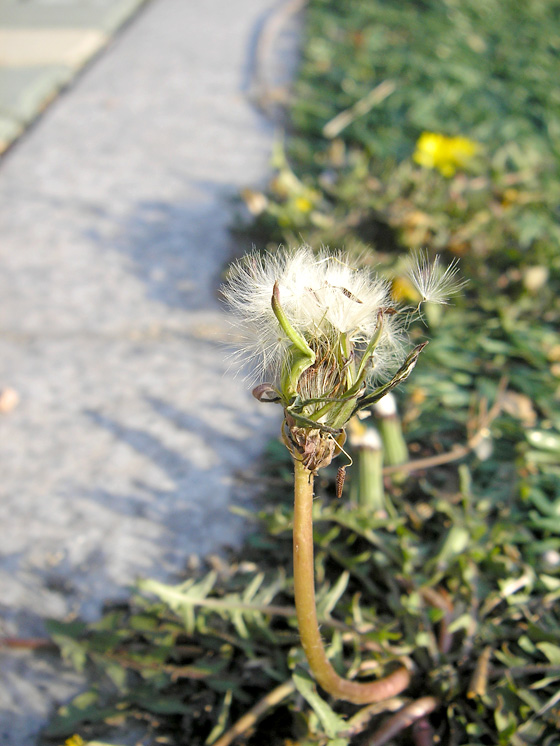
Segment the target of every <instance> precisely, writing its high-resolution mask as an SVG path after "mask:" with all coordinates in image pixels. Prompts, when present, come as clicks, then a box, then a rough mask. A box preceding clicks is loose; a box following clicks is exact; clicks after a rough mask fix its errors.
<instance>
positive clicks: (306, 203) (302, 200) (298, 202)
mask: <svg viewBox="0 0 560 746" xmlns="http://www.w3.org/2000/svg"><path fill="white" fill-rule="evenodd" d="M294 205H295V207H296V209H298V210H299V211H300V212H310V211H311V210H312V209H313V202H312V201H311V200H310V199H309V198H308V197H296V199H295V201H294Z"/></svg>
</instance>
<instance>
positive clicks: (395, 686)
mask: <svg viewBox="0 0 560 746" xmlns="http://www.w3.org/2000/svg"><path fill="white" fill-rule="evenodd" d="M294 465H295V466H294V473H295V499H294V595H295V601H296V613H297V620H298V626H299V633H300V638H301V644H302V646H303V650H304V652H305V655H306V657H307V661H308V663H309V667H310V669H311V672H312V674H313V676H314V677H315V679H316V681H317V683H318V684H319V685H320V686H321V687H322V688H323V689H324V690H325V691H326V692H328V693H329V694H331V695H332V696H333V697H337V698H338V699H344V700H346V701H347V702H353V703H354V704H358V705H363V704H369V703H371V702H380V701H381V700H383V699H388V698H389V697H394V696H395V695H397V694H399V693H400V692H402V691H403V690H404V689H406V687H407V686H408V684H409V682H410V674H409V673H408V671H407V670H406V668H404V667H402V668H399V669H397V670H396V671H394V672H393V673H392V674H389V676H386V677H385V678H384V679H379V680H378V681H372V682H368V683H360V682H357V681H350V680H348V679H343V678H341V677H340V676H339V675H338V674H337V673H336V671H335V670H334V668H333V667H332V666H331V664H330V663H329V660H328V658H327V656H326V653H325V648H324V646H323V641H322V639H321V634H320V632H319V624H318V621H317V609H316V605H315V577H314V566H313V514H312V511H313V474H312V472H310V471H309V470H308V469H307V468H306V467H305V466H304V465H303V464H302V463H301V462H300V461H297V460H294Z"/></svg>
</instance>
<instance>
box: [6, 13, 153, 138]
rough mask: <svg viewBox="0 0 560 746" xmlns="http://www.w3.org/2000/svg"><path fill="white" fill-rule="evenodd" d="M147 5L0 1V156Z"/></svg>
mask: <svg viewBox="0 0 560 746" xmlns="http://www.w3.org/2000/svg"><path fill="white" fill-rule="evenodd" d="M145 2H146V0H0V153H2V152H3V151H5V150H6V149H7V148H8V147H9V146H10V145H11V144H12V143H13V142H14V141H15V140H16V139H17V137H19V136H20V135H21V134H22V133H23V132H24V131H25V129H26V127H27V126H29V124H31V123H32V122H33V121H34V120H35V119H36V118H37V117H38V116H39V115H40V114H41V113H42V112H43V111H44V109H45V108H46V107H47V106H48V105H49V104H50V103H51V102H52V101H53V100H54V98H55V97H56V96H57V95H58V94H59V93H60V91H61V90H62V89H63V88H64V86H66V85H67V84H68V83H69V82H70V81H71V80H73V79H74V77H75V76H76V75H77V74H78V72H79V71H80V70H82V68H83V67H84V66H85V65H86V64H87V63H88V62H89V61H90V60H91V59H92V58H93V57H94V56H95V55H96V54H97V53H99V51H100V50H101V49H103V48H104V47H105V46H106V45H107V44H108V43H109V41H110V40H111V38H112V37H113V35H114V34H115V33H116V32H117V31H118V30H119V28H121V27H122V26H123V24H125V23H126V21H128V20H129V19H130V18H131V17H132V16H133V15H134V14H135V13H136V12H137V11H138V10H139V9H140V8H141V7H142V5H144V4H145Z"/></svg>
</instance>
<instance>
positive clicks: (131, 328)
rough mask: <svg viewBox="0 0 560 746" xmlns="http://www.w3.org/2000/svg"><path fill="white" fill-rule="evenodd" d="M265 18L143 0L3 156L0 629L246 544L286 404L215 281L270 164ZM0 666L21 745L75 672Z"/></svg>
mask: <svg viewBox="0 0 560 746" xmlns="http://www.w3.org/2000/svg"><path fill="white" fill-rule="evenodd" d="M275 8H276V5H275V4H274V3H272V2H270V1H269V0H236V2H235V3H231V2H230V1H229V0H208V1H207V2H205V3H185V2H184V0H153V2H151V3H149V4H148V5H147V6H146V7H145V8H144V11H143V12H142V13H141V14H139V15H138V16H136V18H135V19H134V22H133V23H131V24H130V25H128V27H127V28H126V29H125V31H124V32H123V33H121V34H120V35H119V37H118V39H117V40H116V41H115V42H114V43H113V44H112V45H111V46H110V47H109V48H108V49H107V50H106V51H105V53H104V54H103V55H102V56H100V57H98V58H97V59H96V61H95V64H94V65H92V66H90V67H89V68H88V69H87V70H86V72H85V73H84V74H83V75H81V76H80V77H79V79H77V80H75V81H74V83H73V84H72V86H71V87H70V88H69V89H67V90H66V91H65V93H64V95H62V96H61V97H59V98H58V99H57V100H56V101H55V102H54V104H53V105H52V106H50V107H49V109H48V110H47V112H46V113H45V115H44V116H43V117H42V118H41V120H40V121H39V122H38V123H37V125H36V126H35V127H33V128H32V129H31V130H30V131H28V132H27V134H26V136H25V137H24V138H22V139H20V140H19V141H18V142H17V143H16V145H15V146H14V147H13V148H11V149H10V150H9V151H8V152H7V153H6V154H5V155H4V157H3V159H2V160H0V236H1V237H2V238H1V242H0V265H1V273H0V298H1V303H0V389H7V388H10V389H13V390H14V391H15V392H17V395H18V396H19V404H17V406H15V407H13V408H11V409H10V408H8V409H9V411H5V412H4V413H2V414H0V464H1V470H2V480H1V481H0V534H1V537H0V554H1V556H0V588H1V594H0V613H1V616H2V619H1V622H0V636H7V635H9V636H29V635H42V634H43V633H44V627H43V620H44V618H45V617H49V616H54V617H56V618H65V617H67V616H68V615H69V614H78V615H80V616H82V617H85V618H89V619H92V618H95V617H96V615H98V614H99V611H100V608H101V605H102V603H103V601H104V600H106V599H114V598H123V597H126V596H127V595H128V593H129V590H128V589H129V586H130V584H132V583H133V582H134V581H135V579H136V578H137V577H138V576H149V577H159V578H166V579H171V580H172V579H174V578H176V577H178V576H179V575H180V573H181V572H182V571H183V568H184V566H185V564H186V562H187V559H188V557H189V556H190V555H191V554H198V555H204V554H206V553H208V552H212V551H217V550H219V549H220V547H222V546H224V545H237V546H238V545H239V543H240V541H241V539H242V536H243V533H244V530H245V526H244V525H243V523H242V522H241V521H240V520H239V519H235V518H233V517H232V515H231V514H230V512H229V511H228V507H229V506H230V505H231V504H232V503H234V502H235V503H238V504H239V503H240V502H241V503H244V504H249V503H248V501H249V500H250V499H251V496H252V495H251V490H250V489H249V488H248V485H247V481H246V480H244V479H243V478H242V476H240V475H242V474H247V473H249V472H250V471H251V469H252V468H254V465H255V464H256V463H258V458H259V456H260V454H261V453H262V450H263V448H264V445H265V444H266V442H267V440H268V439H269V437H272V436H273V435H274V434H275V433H277V431H278V427H279V422H278V414H279V413H278V412H276V411H272V410H274V408H271V410H268V409H267V408H266V407H262V405H259V404H258V402H256V401H255V400H253V399H252V397H251V395H250V392H249V391H248V385H247V383H246V382H245V381H244V380H243V379H242V378H241V377H233V376H232V375H231V372H230V371H228V361H227V353H226V349H225V346H224V341H225V340H227V337H228V334H229V328H228V324H227V319H226V318H225V315H224V312H223V310H222V308H221V306H220V302H219V299H218V297H217V288H218V286H219V282H220V276H221V272H222V270H223V268H224V265H225V263H226V262H227V260H228V259H229V258H230V256H231V254H232V252H233V251H234V250H235V249H237V250H239V248H240V247H239V246H237V247H234V246H233V244H232V239H231V237H230V235H229V233H228V225H229V224H230V223H231V220H232V211H231V200H232V198H233V197H235V196H236V195H237V194H238V193H239V190H240V189H241V188H242V187H245V186H252V187H255V186H258V185H260V184H262V183H263V182H264V181H265V179H266V178H267V176H268V163H269V158H270V153H271V150H272V145H273V140H274V136H275V126H274V124H272V123H271V122H269V121H267V120H266V119H264V118H263V117H262V116H261V114H259V113H258V112H257V111H256V110H255V109H254V108H253V107H252V106H251V104H250V102H249V100H248V97H247V84H248V80H249V69H250V65H251V60H252V57H253V53H254V49H255V40H256V37H257V33H258V30H259V28H261V26H262V23H263V21H264V19H265V18H266V16H267V14H269V13H270V12H271V11H273V10H274V9H275ZM295 28H296V29H297V25H296V27H295ZM292 31H293V27H292ZM290 45H291V46H290ZM286 49H289V50H290V54H286V51H285V50H286ZM295 49H296V36H294V35H292V36H291V37H290V40H289V43H288V46H287V47H286V46H284V51H283V56H282V63H283V64H285V65H287V68H288V69H287V71H281V74H289V69H290V66H291V67H292V68H293V65H294V63H295V59H296V54H295ZM280 67H281V66H280ZM279 69H280V68H279ZM243 248H248V247H243ZM0 659H1V660H0V666H1V670H2V677H3V686H2V687H1V688H0V744H6V746H8V745H9V746H31V745H32V744H34V743H37V738H38V736H37V734H38V731H39V729H40V727H41V725H42V724H43V723H44V722H45V719H46V718H47V717H48V713H49V712H50V711H51V710H52V707H53V705H54V703H56V702H61V701H64V700H65V699H67V697H68V696H70V694H71V693H72V692H75V691H76V688H77V687H79V686H80V679H79V677H76V675H75V674H74V673H72V672H71V671H69V670H68V669H66V668H65V667H64V666H63V665H62V664H61V663H60V662H58V661H56V659H47V658H45V657H41V656H37V655H30V654H29V653H17V654H16V653H13V652H6V651H4V652H3V653H2V654H1V655H0ZM123 743H124V741H123Z"/></svg>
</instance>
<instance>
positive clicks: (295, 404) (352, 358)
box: [223, 247, 459, 704]
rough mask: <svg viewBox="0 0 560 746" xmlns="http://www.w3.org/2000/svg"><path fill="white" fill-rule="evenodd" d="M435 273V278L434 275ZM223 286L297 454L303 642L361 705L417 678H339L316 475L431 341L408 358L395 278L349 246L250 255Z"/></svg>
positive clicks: (243, 348)
mask: <svg viewBox="0 0 560 746" xmlns="http://www.w3.org/2000/svg"><path fill="white" fill-rule="evenodd" d="M455 273H456V268H455V267H453V266H452V267H451V268H450V269H448V270H445V271H443V270H441V269H440V268H439V265H438V264H437V263H435V264H434V265H433V268H430V265H429V264H428V262H427V259H426V257H424V256H423V255H421V254H420V255H417V256H416V257H414V258H413V260H412V263H411V267H410V280H411V282H412V283H413V284H414V285H415V287H416V288H417V290H418V292H419V294H420V296H421V297H422V300H432V301H433V302H439V303H443V302H445V298H444V297H443V290H442V288H443V289H444V290H445V291H446V292H447V294H450V293H451V292H453V291H454V290H455V289H456V288H457V287H459V285H458V284H457V283H455V281H454V276H455ZM438 278H439V280H438ZM223 293H224V296H225V299H226V301H227V303H228V304H229V306H230V309H231V311H232V313H233V316H234V318H235V320H236V322H237V325H238V328H239V331H240V339H239V343H238V347H239V351H238V359H239V361H240V362H242V363H246V362H248V363H249V364H253V366H254V369H255V371H256V376H257V380H259V381H260V383H259V385H258V386H257V387H256V388H255V389H254V391H253V394H254V395H255V396H256V397H257V399H259V400H260V401H266V402H275V403H279V404H281V406H282V407H283V410H284V421H283V426H282V436H283V439H284V442H285V444H286V446H287V447H288V449H289V450H290V453H291V454H292V456H293V459H294V469H295V505H294V588H295V601H296V610H297V617H298V625H299V629H300V635H301V640H302V645H303V648H304V651H305V654H306V656H307V659H308V662H309V665H310V668H311V670H312V672H313V674H314V675H315V678H316V680H317V681H318V683H319V684H320V685H321V686H322V687H323V688H324V689H325V690H326V691H328V692H329V693H330V694H332V695H333V696H336V697H338V698H341V699H345V700H348V701H351V702H355V703H358V704H362V703H368V702H374V701H379V700H381V699H385V698H386V697H389V696H393V695H395V694H397V693H398V692H400V691H402V690H403V689H404V688H405V687H406V686H407V684H408V680H409V675H408V672H407V671H406V670H405V669H404V668H401V669H398V670H397V671H395V672H394V673H393V674H391V675H390V676H388V677H387V678H386V679H383V680H380V681H374V682H371V683H365V684H363V683H358V682H354V681H348V680H346V679H342V678H341V677H340V676H338V674H336V672H335V671H334V669H333V668H332V666H331V664H330V663H329V661H328V658H327V655H326V653H325V650H324V647H323V644H322V641H321V636H320V633H319V627H318V623H317V614H316V610H315V588H314V577H313V525H312V500H313V477H314V475H315V474H316V473H317V471H318V470H319V469H321V468H322V467H324V466H327V465H328V464H330V462H331V460H332V459H333V458H334V457H335V456H337V455H338V454H339V453H341V452H342V451H343V448H344V441H345V438H346V435H345V428H346V426H347V424H348V422H349V420H350V418H351V417H352V416H353V415H354V414H356V412H358V411H359V410H360V409H363V408H364V407H369V406H371V405H372V404H374V403H375V402H377V401H379V400H380V399H381V398H382V397H383V396H384V395H385V394H386V393H387V392H388V391H390V390H391V389H392V388H394V387H395V386H396V385H397V384H398V383H400V382H401V381H403V380H404V379H405V378H407V376H408V375H409V374H410V372H411V370H412V368H413V367H414V365H415V364H416V361H417V359H418V355H419V354H420V352H421V351H422V349H423V348H424V346H425V344H426V343H424V344H421V345H419V346H417V347H415V348H414V349H413V350H412V351H411V352H409V353H408V354H407V351H406V345H407V341H408V339H407V338H408V334H407V327H408V322H409V317H410V315H409V314H408V313H407V312H406V311H403V310H401V309H400V308H398V307H397V306H396V305H395V303H394V302H393V301H392V299H391V294H390V287H389V284H388V283H387V282H386V281H385V280H383V279H381V278H379V277H377V276H375V275H372V274H371V273H370V272H369V271H368V270H366V269H354V268H353V267H351V266H350V265H349V263H348V260H347V258H346V257H345V256H344V255H343V254H338V253H337V254H332V253H327V252H321V253H319V254H318V255H316V254H314V253H313V252H312V251H311V249H310V248H308V247H302V248H298V249H295V250H284V249H279V250H278V252H277V253H275V254H273V255H272V254H266V255H264V256H263V255H260V254H258V253H256V252H254V253H252V254H249V255H247V256H246V257H244V258H243V259H242V260H241V261H240V262H238V263H236V264H235V265H234V266H233V267H232V270H231V272H230V275H229V278H228V281H227V283H226V285H225V286H224V288H223Z"/></svg>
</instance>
